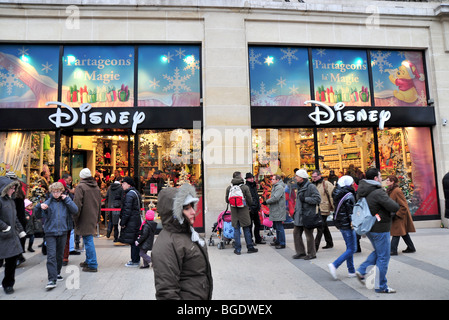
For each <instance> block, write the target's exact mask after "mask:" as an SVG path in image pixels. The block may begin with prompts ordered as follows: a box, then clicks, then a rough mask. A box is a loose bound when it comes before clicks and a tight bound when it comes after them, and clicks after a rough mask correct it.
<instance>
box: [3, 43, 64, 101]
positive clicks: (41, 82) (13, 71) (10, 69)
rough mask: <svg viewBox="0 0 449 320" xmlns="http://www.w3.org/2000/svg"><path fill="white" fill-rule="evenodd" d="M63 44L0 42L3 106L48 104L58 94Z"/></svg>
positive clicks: (55, 98) (54, 99)
mask: <svg viewBox="0 0 449 320" xmlns="http://www.w3.org/2000/svg"><path fill="white" fill-rule="evenodd" d="M58 71H59V46H55V45H50V46H41V45H28V44H24V45H1V46H0V108H38V107H45V103H46V102H47V101H56V100H57V97H58Z"/></svg>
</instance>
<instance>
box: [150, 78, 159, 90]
mask: <svg viewBox="0 0 449 320" xmlns="http://www.w3.org/2000/svg"><path fill="white" fill-rule="evenodd" d="M159 82H160V81H159V80H156V78H153V80H150V89H151V88H154V89H157V87H160V85H159Z"/></svg>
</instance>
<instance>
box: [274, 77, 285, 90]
mask: <svg viewBox="0 0 449 320" xmlns="http://www.w3.org/2000/svg"><path fill="white" fill-rule="evenodd" d="M276 81H277V82H278V83H277V84H276V85H277V86H280V87H281V88H283V87H284V86H286V85H287V84H286V83H285V81H287V79H284V78H282V77H280V78H279V79H277V80H276Z"/></svg>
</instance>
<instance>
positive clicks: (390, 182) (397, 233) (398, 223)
mask: <svg viewBox="0 0 449 320" xmlns="http://www.w3.org/2000/svg"><path fill="white" fill-rule="evenodd" d="M386 184H387V194H388V195H389V196H390V198H391V199H393V200H394V201H396V202H397V203H398V204H399V207H400V209H399V211H398V212H396V214H395V216H394V217H393V222H392V223H391V230H390V234H391V236H392V238H391V252H390V255H392V256H396V255H398V245H399V239H400V237H402V239H404V242H405V244H406V245H407V248H406V249H405V250H402V252H404V253H411V252H415V251H416V249H415V245H414V244H413V241H412V239H411V238H410V235H409V233H410V232H416V230H415V226H414V224H413V219H412V215H411V213H410V209H409V207H408V204H407V200H406V199H405V195H404V193H403V192H402V190H401V188H399V179H398V177H396V176H395V175H390V176H388V177H387V180H386Z"/></svg>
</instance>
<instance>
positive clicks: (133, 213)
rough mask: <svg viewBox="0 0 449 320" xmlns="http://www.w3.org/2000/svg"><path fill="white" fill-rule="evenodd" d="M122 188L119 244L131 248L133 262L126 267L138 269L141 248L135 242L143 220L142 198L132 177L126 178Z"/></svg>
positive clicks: (129, 262)
mask: <svg viewBox="0 0 449 320" xmlns="http://www.w3.org/2000/svg"><path fill="white" fill-rule="evenodd" d="M122 187H123V190H124V192H125V197H124V199H123V204H122V211H121V212H120V227H121V231H120V238H119V242H122V243H128V244H129V245H130V247H131V260H130V261H128V262H127V263H126V264H125V266H126V267H138V266H139V264H140V256H139V248H138V247H137V246H136V244H135V242H136V240H137V236H138V233H139V228H140V225H141V221H142V219H141V218H140V208H141V205H140V204H141V202H142V200H141V197H140V193H139V192H138V191H137V190H136V188H135V182H134V180H133V179H132V178H131V177H124V178H123V181H122Z"/></svg>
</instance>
